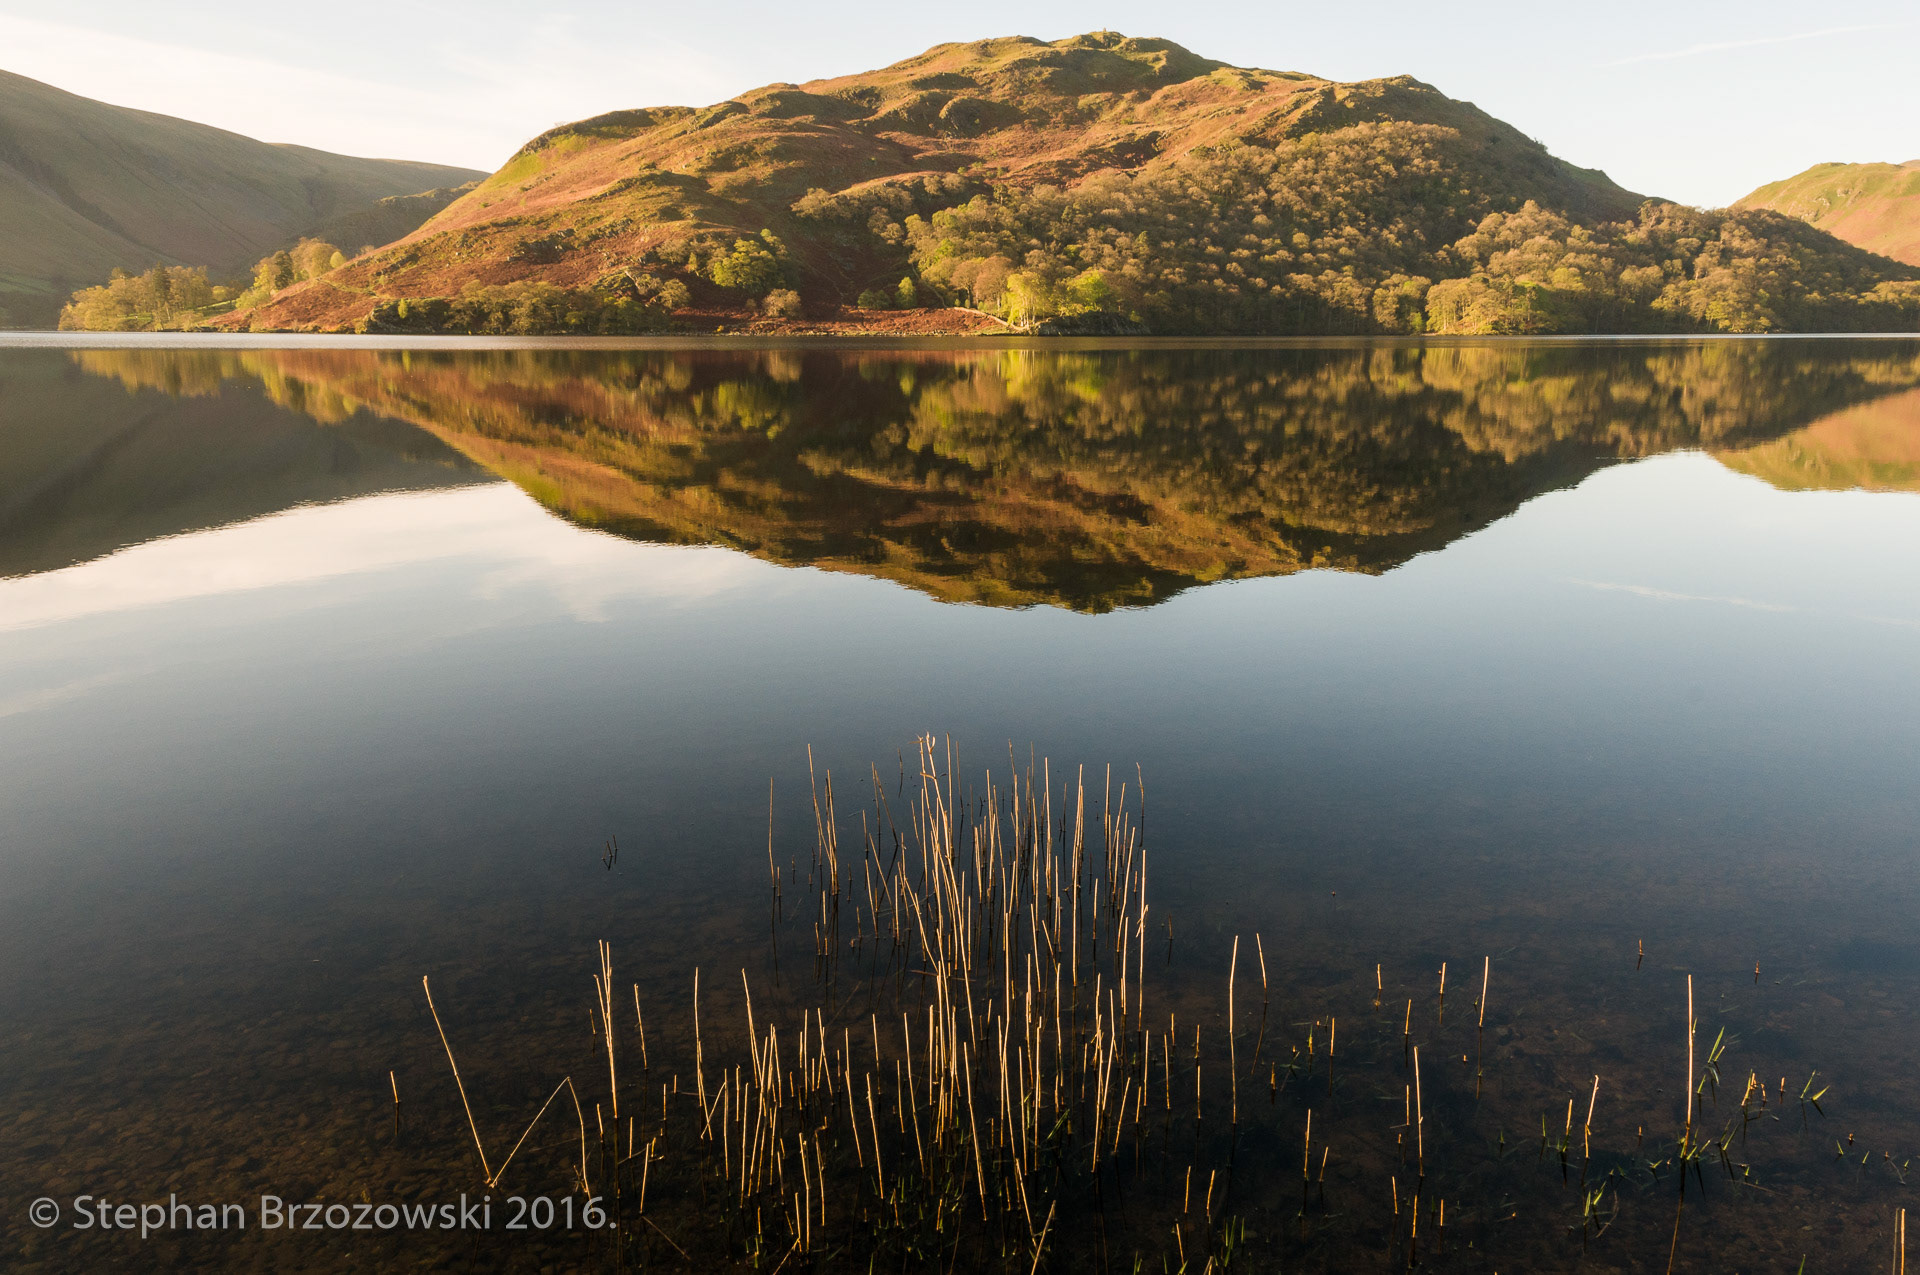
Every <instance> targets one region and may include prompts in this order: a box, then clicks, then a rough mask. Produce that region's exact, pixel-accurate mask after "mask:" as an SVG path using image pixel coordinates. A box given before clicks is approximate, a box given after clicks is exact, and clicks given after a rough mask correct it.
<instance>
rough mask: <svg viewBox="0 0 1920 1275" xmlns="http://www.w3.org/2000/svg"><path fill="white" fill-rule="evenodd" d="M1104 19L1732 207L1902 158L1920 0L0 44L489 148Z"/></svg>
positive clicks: (266, 113) (0, 54) (260, 105)
mask: <svg viewBox="0 0 1920 1275" xmlns="http://www.w3.org/2000/svg"><path fill="white" fill-rule="evenodd" d="M1103 28H1104V29H1112V30H1118V31H1122V32H1125V33H1127V34H1129V35H1152V36H1160V37H1164V38H1166V39H1171V40H1175V41H1178V42H1179V43H1181V44H1183V45H1185V46H1187V47H1188V48H1190V49H1192V50H1193V51H1194V52H1196V53H1199V54H1202V55H1203V56H1207V57H1212V58H1218V59H1221V60H1224V61H1227V62H1232V63H1236V64H1238V65H1242V66H1259V67H1265V68H1268V69H1272V70H1287V71H1305V72H1309V73H1312V74H1314V75H1321V76H1326V77H1329V78H1332V79H1338V80H1359V79H1369V78H1373V77H1376V76H1386V75H1401V74H1410V75H1414V76H1416V77H1418V78H1419V79H1422V80H1425V81H1426V82H1428V83H1429V84H1432V85H1434V86H1435V87H1437V88H1439V89H1440V90H1441V91H1443V92H1445V93H1447V94H1449V95H1451V96H1453V97H1458V98H1464V99H1466V100H1468V101H1471V102H1474V103H1476V104H1478V105H1479V106H1480V107H1481V108H1483V109H1484V110H1486V111H1488V112H1490V113H1491V114H1493V115H1495V116H1498V117H1499V118H1501V119H1504V120H1506V121H1507V122H1508V123H1510V124H1512V125H1514V126H1515V127H1516V128H1518V129H1520V130H1521V131H1522V132H1523V133H1526V134H1528V135H1529V136H1531V137H1534V138H1536V139H1538V140H1539V141H1541V142H1543V143H1545V144H1546V145H1547V147H1548V148H1549V149H1551V150H1552V151H1553V152H1554V153H1555V154H1556V155H1559V156H1561V157H1562V158H1565V159H1567V160H1570V161H1572V162H1574V163H1577V164H1580V165H1583V166H1586V167H1592V168H1600V169H1604V170H1605V171H1606V172H1607V173H1608V174H1609V175H1610V176H1612V177H1613V178H1614V180H1615V181H1617V182H1619V183H1620V184H1621V185H1623V186H1626V187H1627V188H1629V189H1632V190H1637V191H1640V192H1642V193H1645V194H1652V195H1660V196H1664V197H1666V198H1670V199H1677V200H1680V201H1681V202H1684V203H1691V204H1699V205H1703V206H1718V205H1722V204H1726V203H1728V202H1731V201H1732V200H1734V199H1737V198H1739V197H1740V196H1741V195H1743V194H1745V193H1747V192H1748V191H1749V190H1751V189H1753V188H1754V187H1756V186H1759V185H1761V184H1762V183H1765V182H1768V181H1774V180H1777V179H1779V178H1783V177H1788V176H1791V175H1792V174H1794V173H1797V172H1800V171H1801V170H1803V169H1805V168H1807V167H1809V166H1811V165H1813V164H1816V163H1821V162H1825V161H1830V160H1838V161H1844V162H1858V161H1869V160H1883V161H1891V162H1904V161H1906V160H1911V159H1916V158H1920V97H1916V95H1915V92H1914V84H1915V80H1916V68H1917V67H1920V57H1916V50H1920V6H1917V5H1916V4H1915V3H1914V0H1858V2H1855V3H1847V2H1845V0H1840V2H1837V3H1829V4H1824V5H1818V6H1809V5H1805V4H1803V3H1791V4H1789V3H1781V2H1780V0H1744V2H1741V3H1726V2H1722V0H1710V2H1702V0H1666V2H1664V3H1661V2H1653V0H1618V2H1616V3H1613V4H1609V5H1606V6H1598V5H1576V4H1569V3H1565V2H1564V0H1561V2H1560V3H1553V2H1551V0H1549V2H1548V3H1541V2H1540V0H1528V2H1527V3H1513V2H1509V0H1496V2H1491V3H1472V2H1471V0H1457V2H1456V3H1453V4H1436V3H1433V0H1376V2H1373V3H1368V2H1367V0H1347V2H1346V3H1344V4H1342V3H1328V0H1315V3H1312V4H1299V3H1293V2H1292V0H1233V2H1230V3H1200V4H1187V5H1179V6H1170V5H1166V4H1164V3H1141V2H1139V0H1106V2H1105V3H1099V4H1094V3H1085V2H1082V0H1025V2H1023V3H1017V4H1016V3H1008V2H1006V0H978V2H976V3H974V4H971V5H968V6H964V7H954V8H948V7H946V6H943V5H923V4H915V3H899V2H898V0H895V2H894V3H889V4H876V3H870V2H867V0H812V2H811V3H808V4H793V3H787V2H782V3H771V2H770V0H703V2H702V3H698V4H690V3H684V2H683V3H678V4H660V3H624V4H622V3H612V2H606V0H551V2H549V3H544V4H541V5H537V6H536V5H532V4H525V3H508V2H506V0H459V2H458V3H447V2H443V0H387V2H386V3H372V2H371V0H335V2H334V3H331V4H328V5H324V6H314V5H298V6H295V5H286V4H280V3H271V2H269V3H260V2H259V0H246V2H244V3H235V2H234V0H203V2H201V3H187V2H186V0H174V2H172V3H168V4H154V3H152V0H68V2H67V3H64V4H62V5H59V6H55V7H52V8H49V7H47V6H46V5H44V4H29V3H23V2H22V0H0V69H4V70H8V71H12V72H15V73H17V74H20V75H26V76H30V77H32V78H34V79H38V80H44V81H46V82H47V83H50V84H54V85H57V86H58V87H60V88H63V89H67V90H69V91H71V92H75V93H79V94H82V95H84V96H87V97H93V98H99V99H101V100H103V101H108V102H112V103H114V104H116V105H121V106H132V107H138V108H140V109H143V110H150V111H158V112H161V113H163V114H167V115H177V116H181V117H183V118H186V119H192V120H198V121H200V122H203V123H207V124H213V125H217V126H219V127H221V128H226V129H231V130H233V131H235V132H238V133H245V134H247V135H249V136H252V137H258V138H261V139H263V140H266V141H272V142H296V143H300V144H302V145H306V146H314V147H318V148H321V149H324V150H332V151H339V152H343V153H347V154H355V155H377V156H385V157H392V158H402V159H418V160H430V161H436V162H440V163H449V164H461V165H465V166H468V167H471V168H477V169H485V170H492V169H494V168H496V167H498V166H499V165H500V164H501V163H502V162H504V161H505V160H506V158H507V157H508V156H509V155H511V154H512V153H513V152H514V151H515V150H516V149H518V147H519V146H520V145H521V143H523V142H524V141H526V140H527V139H528V138H530V137H532V136H534V135H535V134H537V133H539V132H541V131H543V130H545V129H547V128H550V127H552V126H553V125H555V124H559V123H563V122H566V121H569V120H575V119H580V118H583V117H585V116H589V115H596V114H599V113H601V112H603V111H608V110H615V109H618V108H621V107H629V106H647V105H666V104H675V105H694V106H701V105H707V104H709V103H712V102H716V101H721V100H723V99H725V98H727V97H730V96H732V95H734V94H736V93H739V92H742V91H744V90H746V89H749V88H754V87H756V86H758V85H761V84H767V83H772V82H775V81H781V80H788V81H795V82H799V81H805V80H809V79H818V78H822V77H826V76H833V75H845V74H850V73H853V72H856V71H863V70H870V69H872V68H875V67H879V66H884V65H886V64H888V63H890V62H895V61H899V60H900V59H902V58H905V57H910V56H912V55H913V54H915V53H918V52H921V51H922V50H924V49H926V48H928V47H930V46H932V45H934V44H940V43H945V42H948V41H958V40H972V39H979V38H982V37H986V36H999V35H1030V36H1036V37H1039V38H1041V39H1059V38H1061V37H1063V36H1068V35H1073V34H1077V33H1079V32H1082V31H1090V30H1099V29H1103Z"/></svg>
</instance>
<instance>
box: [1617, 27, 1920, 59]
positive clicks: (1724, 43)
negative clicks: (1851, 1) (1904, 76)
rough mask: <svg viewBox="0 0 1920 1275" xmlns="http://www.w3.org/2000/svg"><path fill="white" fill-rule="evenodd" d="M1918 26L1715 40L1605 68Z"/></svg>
mask: <svg viewBox="0 0 1920 1275" xmlns="http://www.w3.org/2000/svg"><path fill="white" fill-rule="evenodd" d="M1916 26H1920V22H1867V23H1861V24H1858V25H1855V26H1845V27H1821V28H1820V29H1819V30H1817V31H1798V32H1795V33H1794V34H1792V35H1763V36H1756V37H1755V38H1753V39H1751V40H1718V41H1715V42H1713V43H1711V44H1690V45H1688V46H1687V47H1686V48H1684V49H1670V50H1667V51H1665V52H1661V53H1636V54H1635V55H1633V56H1632V57H1630V58H1621V59H1619V60H1618V61H1615V62H1609V63H1607V65H1608V66H1630V65H1632V64H1634V63H1636V62H1672V61H1676V60H1678V59H1680V58H1692V57H1700V56H1701V55H1703V54H1707V53H1725V52H1728V51H1730V50H1733V49H1757V48H1760V47H1762V46H1764V45H1770V44H1794V43H1796V42H1798V41H1801V40H1821V39H1825V38H1827V37H1828V36H1835V35H1858V34H1861V33H1863V32H1868V31H1905V30H1910V29H1911V28H1913V27H1916Z"/></svg>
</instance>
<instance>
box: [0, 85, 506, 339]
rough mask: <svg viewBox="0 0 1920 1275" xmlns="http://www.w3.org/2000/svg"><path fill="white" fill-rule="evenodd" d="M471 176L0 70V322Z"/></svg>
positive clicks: (242, 258)
mask: <svg viewBox="0 0 1920 1275" xmlns="http://www.w3.org/2000/svg"><path fill="white" fill-rule="evenodd" d="M481 176H483V174H481V173H477V172H474V171H472V170H470V169H464V168H455V167H450V166H447V165H443V164H424V163H413V162H409V161H402V160H389V159H359V158H354V157H350V156H345V155H334V154H330V153H329V152H326V151H319V150H312V149H309V148H307V147H304V146H282V145H271V144H268V143H266V142H259V141H255V140H253V139H252V138H249V137H242V136H240V135H239V134H237V133H229V132H227V131H225V130H223V129H218V128H212V127H209V126H207V125H205V124H195V123H191V122H189V121H187V120H180V119H174V118H172V117H170V116H166V115H156V114H153V113H151V112H147V111H136V110H131V109H128V108H126V107H119V106H110V105H108V104H106V103H104V102H96V101H93V100H92V99H90V98H85V97H80V96H78V95H76V94H73V93H68V92H65V91H63V90H61V89H57V88H54V87H53V86H51V85H48V84H42V83H40V82H39V81H37V80H30V79H27V78H26V77H25V76H20V75H14V74H11V73H9V72H5V71H0V324H5V323H7V322H9V321H10V322H12V323H14V324H16V325H18V324H23V323H30V322H32V323H46V324H50V323H51V322H52V319H53V316H54V315H55V313H57V311H58V309H59V304H60V302H62V301H64V300H65V299H66V294H67V293H69V292H71V291H72V290H73V289H74V288H76V287H79V286H82V285H85V284H94V283H99V282H101V281H102V280H104V279H105V278H106V276H107V274H108V273H109V272H110V271H111V270H113V269H114V268H116V267H119V268H123V269H128V270H135V271H137V270H141V269H144V268H146V267H147V266H151V265H154V264H156V263H166V264H170V265H203V266H208V267H210V268H212V269H213V270H214V271H215V272H217V273H229V272H234V271H238V270H241V269H244V268H245V267H246V266H247V265H249V264H250V263H252V262H253V261H254V260H255V259H257V258H259V257H260V256H262V255H264V254H266V253H268V252H271V251H273V250H274V249H276V248H279V247H282V246H284V245H286V244H288V243H290V242H292V241H293V240H294V239H295V238H297V237H298V236H300V235H302V234H305V233H309V232H311V231H314V230H317V229H319V228H321V227H322V226H323V225H325V224H327V223H330V222H335V221H338V220H339V219H342V218H346V219H349V220H350V219H352V218H353V217H354V216H355V215H356V214H358V215H363V216H366V217H368V218H369V221H368V226H369V228H370V229H372V230H374V231H375V233H378V231H379V230H381V229H392V228H393V227H394V226H396V225H399V224H400V222H399V221H398V220H396V218H395V217H394V216H393V213H394V212H405V211H407V210H406V209H398V210H394V209H390V210H389V213H388V215H387V216H386V218H385V220H381V219H380V215H379V214H378V213H374V212H371V211H370V210H372V209H374V208H375V206H376V205H377V204H378V203H379V201H381V200H383V199H386V198H388V197H390V196H395V195H412V194H415V193H416V192H422V191H429V190H433V189H435V188H446V187H457V186H461V185H463V184H464V183H467V182H470V181H472V180H474V179H476V178H478V177H481ZM420 211H421V212H423V213H424V212H427V211H431V209H426V208H422V209H420ZM414 224H415V225H417V224H418V222H417V221H416V222H415V223H414ZM402 233H404V232H402ZM383 241H384V240H380V239H374V240H372V242H383ZM364 242H368V241H367V240H362V241H359V242H356V243H354V244H353V245H352V247H353V248H357V247H359V246H360V245H361V243H364Z"/></svg>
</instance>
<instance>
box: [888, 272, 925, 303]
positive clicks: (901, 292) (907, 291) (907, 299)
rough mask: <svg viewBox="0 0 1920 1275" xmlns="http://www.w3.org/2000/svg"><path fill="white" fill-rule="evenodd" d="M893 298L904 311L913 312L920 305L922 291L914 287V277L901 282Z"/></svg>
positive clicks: (908, 277) (894, 291)
mask: <svg viewBox="0 0 1920 1275" xmlns="http://www.w3.org/2000/svg"><path fill="white" fill-rule="evenodd" d="M893 297H894V300H895V301H896V302H898V303H899V306H900V308H901V309H902V310H911V309H913V308H914V307H915V306H917V305H919V304H920V290H919V289H918V288H916V287H914V286H913V276H911V275H909V276H907V277H906V278H903V279H902V280H900V286H899V287H897V288H895V289H894V290H893Z"/></svg>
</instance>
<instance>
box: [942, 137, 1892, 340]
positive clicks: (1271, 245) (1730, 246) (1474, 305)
mask: <svg viewBox="0 0 1920 1275" xmlns="http://www.w3.org/2000/svg"><path fill="white" fill-rule="evenodd" d="M1486 168H1487V166H1486V161H1485V159H1484V156H1483V155H1482V154H1481V153H1480V152H1479V151H1477V150H1475V149H1474V148H1471V147H1468V146H1466V145H1465V144H1464V143H1463V141H1462V139H1461V137H1460V134H1459V133H1458V132H1456V131H1455V130H1453V129H1449V128H1443V127H1440V126H1437V125H1426V124H1408V123H1394V122H1389V123H1367V124H1359V125H1353V126H1350V127H1346V128H1340V129H1335V130H1332V131H1330V132H1325V133H1317V134H1308V135H1306V136H1303V137H1299V138H1295V139H1291V140H1288V141H1284V142H1281V143H1279V144H1277V145H1275V146H1274V147H1272V148H1271V149H1268V148H1265V147H1259V146H1245V145H1229V146H1224V147H1220V148H1215V149H1211V150H1208V149H1207V148H1202V149H1201V150H1199V151H1196V152H1195V153H1194V154H1193V155H1191V156H1189V157H1187V158H1185V159H1182V160H1181V161H1179V162H1176V163H1175V164H1173V165H1170V166H1168V167H1166V168H1163V169H1158V170H1152V171H1149V172H1146V173H1141V174H1136V175H1131V176H1130V175H1127V174H1122V173H1108V174H1101V175H1098V176H1095V177H1093V178H1090V179H1088V180H1087V181H1084V182H1082V183H1080V184H1079V185H1078V186H1075V187H1072V188H1070V189H1060V188H1056V187H1047V186H1043V187H1040V188H1038V189H1035V190H1032V191H1026V192H1019V193H1014V192H1002V193H1000V194H998V195H995V196H993V197H985V196H981V197H976V198H974V199H972V200H971V201H969V202H968V203H966V204H964V205H962V206H960V207H957V208H951V209H947V210H944V211H941V212H936V213H934V214H933V215H932V216H931V217H920V216H910V217H909V218H908V219H907V221H906V232H907V237H908V240H909V243H910V247H911V253H912V260H913V262H914V264H915V265H916V266H917V267H918V268H919V270H920V272H921V274H922V276H924V277H925V278H926V279H927V280H929V281H930V282H932V283H933V284H934V285H936V286H938V287H941V288H943V289H946V290H950V291H951V292H952V293H953V294H955V295H956V296H957V297H958V298H959V299H960V300H961V301H962V302H963V303H970V304H972V305H975V306H977V307H979V308H981V309H985V310H988V311H990V312H992V313H995V314H997V315H999V316H1000V317H1002V318H1004V319H1006V320H1007V321H1009V322H1011V323H1014V324H1020V325H1032V324H1038V323H1042V322H1045V321H1048V320H1054V319H1061V318H1074V317H1077V316H1090V315H1115V316H1133V317H1137V318H1140V319H1143V320H1144V321H1145V322H1147V323H1148V324H1149V325H1151V327H1152V328H1153V329H1154V330H1157V331H1166V332H1217V333H1234V332H1242V333H1258V332H1312V333H1328V332H1355V333H1373V332H1380V333H1418V332H1423V331H1431V332H1442V333H1447V332H1452V333H1483V334H1485V333H1554V332H1622V331H1626V332H1632V331H1650V332H1658V331H1675V332H1694V331H1708V332H1712V331H1723V332H1768V331H1793V330H1798V331H1806V330H1848V331H1851V330H1862V329H1872V328H1879V329H1911V328H1915V327H1920V305H1916V304H1915V302H1914V300H1913V297H1912V295H1911V293H1910V292H1909V291H1908V290H1907V287H1906V284H1907V281H1908V280H1909V279H1912V280H1920V270H1911V269H1909V268H1906V267H1900V266H1896V265H1893V264H1892V263H1890V262H1887V261H1885V260H1883V259H1878V258H1874V257H1872V256H1871V255H1869V254H1866V253H1863V252H1860V251H1858V250H1856V249H1853V248H1850V247H1848V246H1847V245H1845V244H1843V243H1840V242H1839V241H1837V240H1834V239H1832V238H1831V237H1829V236H1826V235H1823V234H1819V233H1817V232H1812V231H1810V230H1809V228H1807V227H1806V226H1804V225H1802V224H1801V223H1798V222H1794V221H1791V220H1789V219H1786V218H1783V217H1779V216H1776V215H1773V214H1769V213H1764V212H1728V211H1719V212H1703V211H1700V210H1698V209H1690V208H1682V207H1679V206H1677V205H1673V204H1663V203H1657V202H1654V203H1648V204H1647V205H1645V206H1644V207H1643V208H1642V209H1641V212H1640V215H1639V217H1638V218H1637V220H1634V221H1628V222H1618V223H1601V224H1597V225H1591V226H1589V225H1582V224H1578V223H1577V222H1575V221H1573V220H1572V219H1570V218H1569V217H1567V216H1566V215H1565V214H1562V213H1559V212H1555V211H1551V210H1548V209H1543V208H1541V207H1540V206H1539V205H1537V204H1535V203H1533V202H1527V203H1524V204H1521V205H1520V206H1519V207H1517V208H1515V207H1513V206H1512V205H1509V206H1508V207H1506V208H1501V207H1500V206H1499V202H1500V201H1499V200H1497V199H1496V198H1494V197H1493V196H1491V195H1489V194H1485V193H1481V192H1483V191H1487V190H1491V189H1495V188H1497V187H1498V186H1499V185H1500V184H1501V183H1500V181H1499V179H1498V175H1497V174H1495V173H1492V172H1489V171H1486ZM1507 184H1508V185H1510V184H1511V183H1510V182H1509V183H1507ZM1434 280H1439V281H1440V282H1437V283H1436V282H1433V281H1434Z"/></svg>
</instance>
